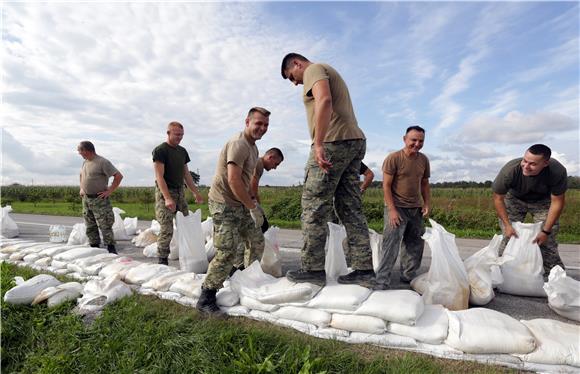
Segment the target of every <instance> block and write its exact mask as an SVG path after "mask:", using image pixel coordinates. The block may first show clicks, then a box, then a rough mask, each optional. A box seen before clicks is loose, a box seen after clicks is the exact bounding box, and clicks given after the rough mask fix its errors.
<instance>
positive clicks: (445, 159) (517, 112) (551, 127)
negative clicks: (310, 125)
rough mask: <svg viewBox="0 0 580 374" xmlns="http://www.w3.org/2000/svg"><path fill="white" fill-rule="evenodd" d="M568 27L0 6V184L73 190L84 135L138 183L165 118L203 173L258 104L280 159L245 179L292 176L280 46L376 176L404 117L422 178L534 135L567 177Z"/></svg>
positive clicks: (536, 20)
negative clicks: (417, 132)
mask: <svg viewBox="0 0 580 374" xmlns="http://www.w3.org/2000/svg"><path fill="white" fill-rule="evenodd" d="M579 24H580V23H579V4H578V2H253V3H231V2H230V3H228V2H225V3H214V2H209V3H207V2H206V3H203V2H202V3H200V2H198V3H191V2H173V3H163V4H162V3H139V2H85V3H72V2H68V3H67V2H63V3H49V4H38V3H36V4H34V3H16V2H3V3H2V26H1V27H2V45H1V74H2V80H1V93H2V103H1V110H0V115H1V126H2V131H1V147H2V148H1V151H2V152H1V155H2V159H1V168H2V169H1V177H2V180H1V183H2V185H8V184H11V183H21V184H27V185H30V184H34V185H78V179H79V170H80V167H81V164H82V158H81V157H80V156H79V155H78V153H77V151H76V147H77V145H78V143H79V142H80V141H82V140H90V141H92V142H93V143H94V144H95V147H96V151H97V153H98V154H100V155H101V156H103V157H105V158H107V159H109V160H110V161H111V162H112V163H113V164H114V165H115V166H116V167H117V168H118V169H119V170H120V171H121V173H122V174H123V175H124V179H123V182H122V185H125V186H152V185H153V184H154V175H153V166H152V158H151V151H152V150H153V148H154V147H155V146H157V145H158V144H160V143H162V142H164V141H165V140H166V134H165V131H166V125H167V124H168V123H169V122H171V121H179V122H181V123H182V124H183V125H184V126H185V137H184V139H183V141H182V143H181V145H182V146H184V147H185V148H186V149H187V151H188V152H189V155H190V158H191V162H190V163H189V168H190V170H193V171H196V172H198V173H199V174H200V175H201V183H202V184H205V185H210V184H211V180H212V177H213V174H214V171H215V167H216V162H217V158H218V155H219V152H220V150H221V148H222V147H223V145H224V144H225V142H226V141H227V140H228V139H229V138H230V137H232V136H233V135H234V134H236V133H238V132H240V131H242V130H243V127H244V119H245V116H246V113H247V111H248V109H249V108H250V107H252V106H262V107H265V108H267V109H269V110H270V111H271V112H272V114H271V116H270V127H269V130H268V132H267V133H266V135H265V136H264V137H263V138H262V140H260V141H258V143H257V146H258V148H259V149H260V150H261V151H262V152H263V151H265V150H267V149H268V148H270V147H273V146H275V147H278V148H280V149H281V150H282V151H283V153H284V156H285V160H284V162H283V163H282V164H281V165H280V166H279V167H278V169H277V170H272V171H270V172H267V173H264V176H263V177H262V182H261V184H262V185H267V184H268V185H280V186H282V185H285V186H289V185H298V184H300V183H301V182H302V181H303V180H304V166H305V163H306V160H307V158H308V153H309V150H310V144H311V141H310V138H309V134H308V130H307V124H306V115H305V110H304V106H303V103H302V99H301V95H302V86H298V87H296V86H294V85H292V84H291V83H290V82H289V81H288V80H284V79H282V77H281V75H280V64H281V61H282V58H283V57H284V56H285V55H286V54H287V53H289V52H297V53H300V54H302V55H304V56H306V57H308V58H309V59H310V60H311V61H313V62H325V63H328V64H330V65H332V66H333V67H334V68H335V69H337V70H338V71H339V73H340V74H341V75H342V77H343V78H344V80H345V81H346V83H347V85H348V87H349V91H350V95H351V98H352V101H353V105H354V109H355V114H356V116H357V119H358V123H359V126H360V127H361V129H362V130H363V131H364V133H365V135H366V137H367V153H366V156H365V159H364V162H365V163H366V164H367V165H368V166H369V167H370V168H371V169H372V170H373V171H374V172H375V175H376V176H377V178H376V179H378V180H382V172H381V165H382V163H383V160H384V159H385V157H386V156H387V155H388V154H389V153H390V152H393V151H396V150H399V149H401V148H402V146H403V140H402V137H403V135H404V132H405V129H406V128H407V127H408V126H411V125H416V124H419V125H421V126H422V127H424V128H425V129H426V140H425V146H424V148H423V152H424V153H425V154H426V155H427V156H428V157H429V159H430V161H431V181H432V182H442V181H459V180H471V181H485V180H493V179H494V178H495V176H496V174H497V173H498V171H499V169H500V168H501V167H502V166H503V165H504V164H505V163H506V162H507V161H509V160H511V159H514V158H516V157H521V156H522V155H523V154H524V152H525V150H526V149H527V148H528V147H529V146H530V145H532V144H535V143H544V144H546V145H548V146H550V147H551V148H552V150H553V157H554V158H556V159H557V160H559V161H560V162H561V163H562V164H564V166H566V168H567V170H568V174H569V175H580V162H579V150H578V148H579V107H580V99H579V68H580V63H579Z"/></svg>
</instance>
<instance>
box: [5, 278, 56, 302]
mask: <svg viewBox="0 0 580 374" xmlns="http://www.w3.org/2000/svg"><path fill="white" fill-rule="evenodd" d="M20 279H22V278H20ZM16 283H17V286H16V287H13V288H11V289H10V290H8V291H7V292H6V293H5V294H4V301H5V302H7V303H9V304H30V303H32V301H33V300H34V298H35V297H36V296H37V295H38V294H39V293H40V292H41V291H42V290H44V289H45V288H48V287H55V286H58V285H59V284H61V282H60V281H59V280H58V279H56V278H55V277H53V276H52V275H48V274H39V275H37V276H35V277H32V278H30V279H29V280H27V281H25V282H19V280H18V279H17V281H16Z"/></svg>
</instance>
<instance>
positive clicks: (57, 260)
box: [50, 247, 108, 274]
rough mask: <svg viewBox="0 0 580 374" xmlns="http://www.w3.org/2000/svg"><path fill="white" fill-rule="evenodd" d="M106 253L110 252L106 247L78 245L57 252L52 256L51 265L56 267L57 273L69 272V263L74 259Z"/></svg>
mask: <svg viewBox="0 0 580 374" xmlns="http://www.w3.org/2000/svg"><path fill="white" fill-rule="evenodd" d="M104 253H108V251H107V250H106V249H102V248H95V247H76V248H73V249H69V250H68V251H66V252H61V253H58V254H56V255H55V256H54V257H53V258H52V262H51V264H50V265H51V267H52V268H53V269H56V270H55V272H56V273H57V274H66V273H68V272H69V271H68V268H67V266H68V264H69V263H71V262H73V261H74V260H77V259H80V258H85V257H92V256H95V255H100V254H104Z"/></svg>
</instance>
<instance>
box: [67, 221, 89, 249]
mask: <svg viewBox="0 0 580 374" xmlns="http://www.w3.org/2000/svg"><path fill="white" fill-rule="evenodd" d="M66 244H68V245H87V244H89V238H88V237H87V227H86V226H85V224H84V223H75V224H74V225H73V228H72V231H71V232H70V235H69V236H68V241H67V243H66Z"/></svg>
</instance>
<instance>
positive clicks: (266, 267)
mask: <svg viewBox="0 0 580 374" xmlns="http://www.w3.org/2000/svg"><path fill="white" fill-rule="evenodd" d="M279 231H280V229H279V228H278V227H276V226H271V227H270V228H269V229H268V230H267V231H266V232H265V233H264V242H265V243H264V253H263V254H262V259H261V261H260V265H262V270H263V271H264V272H265V273H267V274H270V275H272V276H274V277H281V276H282V259H281V258H280V245H279V244H278V232H279ZM210 240H212V241H213V239H210ZM208 257H209V255H208Z"/></svg>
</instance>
